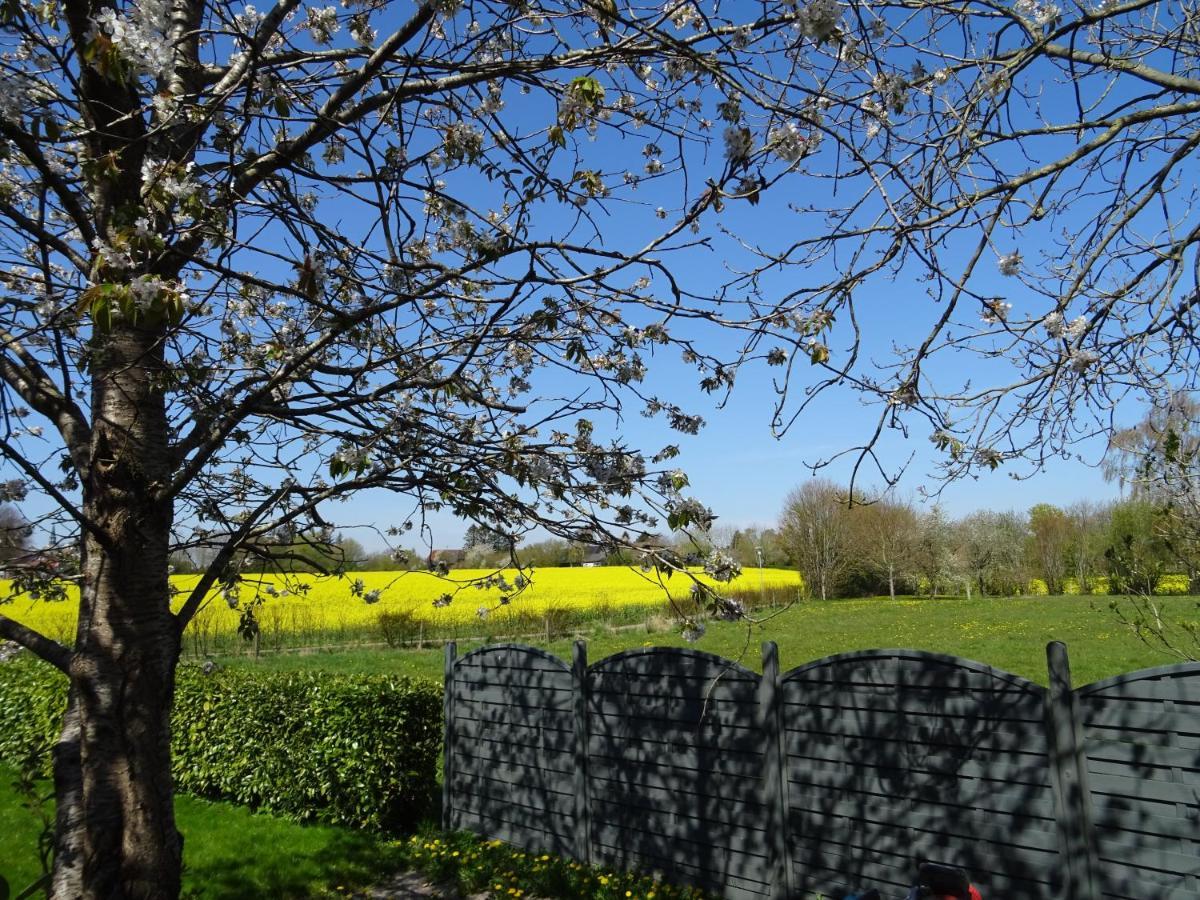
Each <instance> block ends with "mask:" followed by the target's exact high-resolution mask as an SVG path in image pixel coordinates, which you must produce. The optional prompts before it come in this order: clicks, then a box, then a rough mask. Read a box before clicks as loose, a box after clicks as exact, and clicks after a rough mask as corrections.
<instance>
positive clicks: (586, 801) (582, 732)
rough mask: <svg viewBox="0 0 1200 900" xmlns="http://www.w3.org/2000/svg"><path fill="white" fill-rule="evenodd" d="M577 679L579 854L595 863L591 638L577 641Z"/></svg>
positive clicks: (574, 666)
mask: <svg viewBox="0 0 1200 900" xmlns="http://www.w3.org/2000/svg"><path fill="white" fill-rule="evenodd" d="M571 674H572V676H573V677H574V681H575V691H574V700H575V858H576V859H577V860H579V862H581V863H584V864H585V865H591V863H592V798H591V796H590V790H589V788H588V661H587V641H576V642H575V653H574V655H573V656H572V659H571Z"/></svg>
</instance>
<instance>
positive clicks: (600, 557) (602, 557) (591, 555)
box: [583, 547, 608, 565]
mask: <svg viewBox="0 0 1200 900" xmlns="http://www.w3.org/2000/svg"><path fill="white" fill-rule="evenodd" d="M607 560H608V553H607V551H605V550H603V549H601V548H599V547H597V548H596V549H595V550H589V551H588V552H587V553H585V554H583V562H584V563H592V564H595V565H600V564H601V563H603V562H606V561H607Z"/></svg>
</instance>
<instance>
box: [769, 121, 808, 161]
mask: <svg viewBox="0 0 1200 900" xmlns="http://www.w3.org/2000/svg"><path fill="white" fill-rule="evenodd" d="M770 141H771V149H772V150H773V151H774V152H775V154H776V155H777V156H779V158H780V159H782V160H784V161H785V162H790V163H794V162H798V161H799V160H801V159H802V158H803V157H804V155H805V154H806V153H808V151H809V148H810V146H811V144H810V139H809V137H808V136H806V135H805V134H803V133H801V131H800V127H799V126H798V125H797V124H796V123H795V122H788V123H787V124H786V125H784V126H783V127H781V128H772V129H771V133H770Z"/></svg>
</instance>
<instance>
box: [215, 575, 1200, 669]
mask: <svg viewBox="0 0 1200 900" xmlns="http://www.w3.org/2000/svg"><path fill="white" fill-rule="evenodd" d="M1158 599H1159V601H1160V603H1161V606H1162V608H1163V609H1164V612H1165V615H1166V616H1167V617H1168V618H1170V617H1175V618H1189V619H1191V620H1195V619H1196V618H1197V616H1198V613H1197V598H1195V597H1162V598H1158ZM1109 603H1110V600H1109V599H1108V598H1106V597H1074V596H1072V597H1031V598H1015V599H983V600H980V599H973V600H962V599H937V600H928V599H913V598H906V599H901V600H896V601H894V602H893V601H891V600H889V599H887V598H886V597H885V598H877V599H868V600H831V601H827V602H820V601H809V602H805V603H802V604H797V605H796V606H793V607H792V608H790V609H787V610H785V611H783V612H780V613H778V614H777V615H775V616H774V617H772V618H770V619H769V620H768V621H766V622H764V623H763V624H761V625H755V626H749V627H748V626H747V625H745V624H735V623H727V622H715V623H710V625H709V628H708V633H707V634H706V635H705V636H704V638H703V639H702V640H701V641H700V642H699V643H698V644H696V645H695V646H696V647H698V648H699V649H701V650H707V651H710V652H712V653H718V654H721V655H723V656H727V657H730V658H733V659H741V660H742V661H743V663H744V664H745V665H746V666H748V667H749V668H752V669H758V668H759V667H760V649H759V648H760V645H761V643H762V642H763V641H766V640H771V641H775V642H776V643H777V644H778V645H779V652H780V656H781V663H782V665H783V667H784V669H790V668H792V667H794V666H798V665H800V664H802V663H805V662H809V661H810V660H814V659H819V658H821V657H823V656H828V655H830V654H832V653H841V652H844V651H848V650H866V649H872V648H880V647H906V648H915V649H919V650H931V651H935V652H938V653H950V654H954V655H957V656H965V657H967V658H969V659H975V660H978V661H980V662H985V663H988V664H990V665H993V666H997V667H999V668H1001V669H1006V670H1008V671H1010V672H1015V673H1017V674H1019V675H1024V676H1025V677H1026V678H1029V679H1032V680H1033V681H1036V682H1039V683H1041V684H1045V683H1046V644H1047V643H1048V642H1050V641H1054V640H1058V641H1065V642H1066V644H1067V646H1068V648H1069V650H1070V657H1071V668H1072V674H1073V677H1074V681H1075V684H1076V685H1084V684H1088V683H1090V682H1093V681H1097V680H1099V679H1101V678H1106V677H1108V676H1109V675H1116V674H1118V673H1120V672H1127V671H1130V670H1133V669H1140V668H1145V667H1148V666H1158V665H1165V664H1168V663H1170V662H1173V661H1174V660H1173V658H1172V657H1170V656H1168V655H1167V654H1165V653H1163V652H1161V651H1157V650H1154V649H1151V648H1149V647H1147V646H1145V645H1144V644H1143V643H1141V642H1140V641H1139V640H1138V639H1137V638H1136V637H1135V636H1134V635H1133V634H1131V633H1130V632H1129V631H1128V630H1126V629H1125V628H1123V627H1122V626H1121V625H1120V624H1119V623H1118V621H1117V619H1116V617H1115V616H1114V614H1113V613H1112V611H1111V610H1110V609H1109ZM581 636H582V637H585V638H586V639H587V641H588V655H589V657H590V659H591V660H592V661H595V660H597V659H601V658H603V657H605V656H608V655H610V654H612V653H616V652H617V651H619V650H625V649H628V648H630V647H641V646H643V645H647V644H652V645H659V646H686V644H685V642H684V641H683V639H682V638H680V637H679V635H678V633H677V632H675V631H656V632H649V631H647V630H646V629H631V630H616V631H614V630H606V629H600V630H597V631H593V632H590V633H587V634H583V635H581ZM571 644H572V639H570V638H565V639H561V640H555V641H551V642H550V643H549V644H544V646H546V647H548V649H549V650H551V651H552V652H554V653H556V654H558V655H559V656H562V657H563V658H564V659H565V658H569V656H570V653H571ZM472 646H474V645H472V644H467V643H460V645H459V652H460V653H464V652H467V651H468V650H469V649H471V647H472ZM224 662H227V663H230V664H233V665H257V666H262V667H267V668H276V669H308V668H321V669H329V670H333V671H339V672H396V673H402V674H407V675H419V676H425V677H428V678H434V679H438V680H440V679H441V678H442V650H441V649H440V648H433V649H428V650H347V651H333V652H320V653H312V654H307V655H300V654H279V655H271V656H263V657H262V658H261V659H259V660H257V661H254V660H251V659H247V658H245V657H232V658H230V659H228V660H224Z"/></svg>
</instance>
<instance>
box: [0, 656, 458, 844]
mask: <svg viewBox="0 0 1200 900" xmlns="http://www.w3.org/2000/svg"><path fill="white" fill-rule="evenodd" d="M23 657H24V655H23ZM65 702H66V680H65V679H64V678H62V676H61V675H59V674H58V673H57V672H55V671H54V670H53V669H51V668H50V667H49V666H46V665H43V664H41V663H39V662H37V661H35V660H32V659H29V658H20V659H16V660H13V661H12V662H10V663H7V664H5V665H2V666H0V760H3V761H6V762H9V763H13V764H18V763H20V762H21V761H22V760H24V759H27V758H28V757H29V756H30V754H33V753H40V754H41V755H42V756H41V766H42V768H43V770H44V771H46V772H47V774H48V773H49V768H50V754H49V753H48V752H46V751H47V750H48V749H49V747H50V746H52V744H53V741H54V740H55V738H56V736H57V733H58V728H59V719H60V717H61V715H62V710H63V707H64V705H65ZM441 743H442V689H441V685H439V684H436V683H434V682H431V681H425V680H418V679H411V678H405V677H399V676H347V675H332V674H328V673H324V672H297V673H291V672H288V673H276V672H256V671H252V670H244V669H242V670H232V669H231V670H220V671H217V672H215V673H213V674H211V675H204V674H203V673H202V672H201V671H200V669H199V668H197V667H195V666H181V667H180V669H179V678H178V683H177V686H176V691H175V712H174V726H173V733H172V740H171V750H172V758H173V762H174V774H175V785H176V788H177V789H179V790H181V791H186V792H188V793H192V794H197V795H199V796H202V797H212V798H216V799H223V800H231V801H233V802H234V803H241V804H243V805H246V806H250V807H253V808H259V809H265V810H270V811H271V812H276V813H283V814H286V815H290V816H294V817H296V818H298V819H302V820H305V819H315V820H319V821H323V822H330V823H334V824H340V825H350V826H354V827H363V828H372V829H382V830H397V829H401V828H404V827H407V826H411V825H413V824H415V823H416V822H417V821H418V820H419V819H420V818H421V817H422V816H424V815H425V814H427V813H428V812H429V809H430V802H431V800H432V798H433V796H434V789H435V785H436V772H437V761H438V757H439V755H440V752H441Z"/></svg>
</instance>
